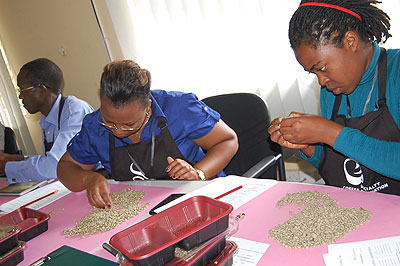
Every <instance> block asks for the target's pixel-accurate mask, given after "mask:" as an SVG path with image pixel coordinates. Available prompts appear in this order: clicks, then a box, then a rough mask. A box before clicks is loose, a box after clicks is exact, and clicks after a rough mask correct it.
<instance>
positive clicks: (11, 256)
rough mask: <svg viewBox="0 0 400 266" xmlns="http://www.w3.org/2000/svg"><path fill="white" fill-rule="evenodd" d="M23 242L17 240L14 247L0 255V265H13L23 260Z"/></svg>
mask: <svg viewBox="0 0 400 266" xmlns="http://www.w3.org/2000/svg"><path fill="white" fill-rule="evenodd" d="M24 248H25V242H23V241H18V244H17V246H16V247H14V248H13V249H11V250H10V251H8V252H7V253H5V254H3V255H2V256H1V257H0V266H15V265H17V264H18V263H20V262H21V261H23V260H24Z"/></svg>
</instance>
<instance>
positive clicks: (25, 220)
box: [0, 208, 50, 241]
mask: <svg viewBox="0 0 400 266" xmlns="http://www.w3.org/2000/svg"><path fill="white" fill-rule="evenodd" d="M49 219H50V215H48V214H47V213H43V212H40V211H36V210H33V209H29V208H19V209H17V210H15V211H13V212H11V213H8V214H6V215H3V216H1V217H0V224H12V225H16V226H17V227H18V228H19V229H20V231H19V233H18V239H19V240H22V241H28V240H30V239H32V238H34V237H35V236H38V235H40V234H41V233H43V232H45V231H47V229H48V220H49Z"/></svg>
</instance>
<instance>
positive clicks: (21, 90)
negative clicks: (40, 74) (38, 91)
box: [18, 84, 40, 93]
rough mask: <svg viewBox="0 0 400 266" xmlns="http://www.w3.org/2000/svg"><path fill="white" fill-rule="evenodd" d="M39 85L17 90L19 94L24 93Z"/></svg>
mask: <svg viewBox="0 0 400 266" xmlns="http://www.w3.org/2000/svg"><path fill="white" fill-rule="evenodd" d="M39 85H40V84H39ZM39 85H35V86H30V87H28V88H25V89H21V88H18V92H19V93H21V92H24V91H28V90H31V89H33V88H36V87H38V86H39Z"/></svg>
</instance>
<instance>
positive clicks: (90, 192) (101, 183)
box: [85, 173, 111, 209]
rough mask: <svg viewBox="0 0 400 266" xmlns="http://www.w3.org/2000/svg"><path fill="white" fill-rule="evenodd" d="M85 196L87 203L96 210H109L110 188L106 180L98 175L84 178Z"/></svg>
mask: <svg viewBox="0 0 400 266" xmlns="http://www.w3.org/2000/svg"><path fill="white" fill-rule="evenodd" d="M85 181H86V182H85V185H86V196H87V198H88V200H89V203H90V204H91V205H92V206H95V207H97V208H102V209H104V208H111V198H110V188H109V186H108V183H107V180H106V179H105V178H104V177H103V176H102V175H100V174H97V173H96V174H95V175H92V176H90V177H86V180H85Z"/></svg>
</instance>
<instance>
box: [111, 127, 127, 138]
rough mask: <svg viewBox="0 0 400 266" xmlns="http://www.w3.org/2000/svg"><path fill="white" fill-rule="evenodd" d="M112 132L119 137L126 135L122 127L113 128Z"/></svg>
mask: <svg viewBox="0 0 400 266" xmlns="http://www.w3.org/2000/svg"><path fill="white" fill-rule="evenodd" d="M112 132H113V134H114V136H116V137H117V138H123V137H125V135H126V132H125V131H123V130H121V129H120V128H117V129H113V130H112Z"/></svg>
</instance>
